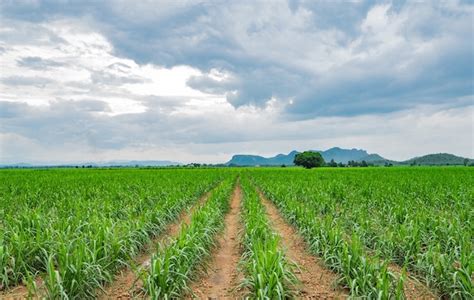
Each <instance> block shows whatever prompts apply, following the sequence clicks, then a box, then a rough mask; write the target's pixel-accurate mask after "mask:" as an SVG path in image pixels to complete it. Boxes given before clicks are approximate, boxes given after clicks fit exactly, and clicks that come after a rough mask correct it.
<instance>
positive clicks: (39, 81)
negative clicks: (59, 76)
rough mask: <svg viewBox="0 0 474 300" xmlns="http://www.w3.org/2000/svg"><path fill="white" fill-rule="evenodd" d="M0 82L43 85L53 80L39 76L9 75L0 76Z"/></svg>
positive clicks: (13, 84)
mask: <svg viewBox="0 0 474 300" xmlns="http://www.w3.org/2000/svg"><path fill="white" fill-rule="evenodd" d="M0 82H2V83H3V84H6V85H11V86H24V85H32V86H37V87H44V86H45V85H47V84H48V83H51V82H53V80H51V79H49V78H44V77H40V76H9V77H4V78H0Z"/></svg>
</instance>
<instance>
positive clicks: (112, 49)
mask: <svg viewBox="0 0 474 300" xmlns="http://www.w3.org/2000/svg"><path fill="white" fill-rule="evenodd" d="M473 41H474V4H473V2H471V1H375V2H374V1H360V2H359V1H351V2H349V1H329V0H327V1H316V0H311V1H299V0H289V1H277V0H266V1H223V0H219V1H188V0H178V1H171V0H170V1H146V0H144V1H134V0H130V1H127V0H117V1H66V0H60V1H34V0H29V1H19V0H12V1H8V0H0V163H17V162H42V163H53V162H87V161H110V160H171V161H178V162H208V163H219V162H225V161H227V160H229V159H230V157H231V156H232V155H233V154H237V153H246V154H259V155H264V156H271V155H275V154H278V153H288V152H290V151H291V150H295V149H296V150H299V151H303V150H307V149H321V150H325V149H328V148H331V147H335V146H337V147H342V148H361V149H365V150H367V151H368V152H369V153H378V154H380V155H382V156H384V157H386V158H389V159H396V160H404V159H408V158H411V157H414V156H419V155H424V154H428V153H441V152H448V153H453V154H456V155H461V156H465V157H471V158H472V157H474V42H473Z"/></svg>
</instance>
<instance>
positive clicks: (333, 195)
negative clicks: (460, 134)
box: [252, 169, 474, 299]
mask: <svg viewBox="0 0 474 300" xmlns="http://www.w3.org/2000/svg"><path fill="white" fill-rule="evenodd" d="M252 175H253V176H254V177H255V178H256V180H257V182H258V184H259V185H260V186H261V187H262V188H263V189H264V190H265V191H266V192H267V193H268V194H269V195H271V197H272V198H273V199H277V201H281V202H282V205H283V206H284V205H286V204H285V202H289V203H295V205H303V206H304V207H306V209H308V210H309V211H310V214H312V215H313V217H314V218H317V219H319V220H322V222H325V223H328V224H331V225H328V226H330V227H334V228H337V230H338V231H340V236H342V237H344V239H345V240H346V241H347V240H350V242H351V243H352V244H353V243H355V244H359V245H360V246H363V247H364V248H366V249H370V251H371V253H372V254H374V255H376V256H379V257H381V258H383V259H386V260H387V261H389V262H393V263H396V264H399V265H400V266H402V267H404V268H406V269H407V270H409V271H410V272H411V274H412V275H415V276H417V277H418V278H419V279H420V280H421V281H423V282H425V283H426V284H427V285H429V286H431V287H433V288H434V289H435V290H437V291H438V294H439V295H440V296H441V297H450V298H464V299H469V298H472V297H473V283H472V276H473V270H474V255H473V251H472V249H474V247H473V240H472V219H473V210H472V207H473V204H474V203H473V202H472V201H473V199H474V197H473V196H474V193H473V192H474V191H473V188H472V184H469V182H471V183H472V179H473V177H472V173H469V172H466V171H465V169H417V170H415V171H413V170H407V169H399V170H397V169H395V170H390V171H385V170H380V169H378V170H357V171H341V172H330V171H327V172H304V171H302V170H298V171H295V170H293V171H289V172H282V171H281V172H273V174H269V173H267V174H263V173H262V172H253V174H252ZM262 175H263V176H262ZM298 203H299V204H298ZM361 248H362V247H361Z"/></svg>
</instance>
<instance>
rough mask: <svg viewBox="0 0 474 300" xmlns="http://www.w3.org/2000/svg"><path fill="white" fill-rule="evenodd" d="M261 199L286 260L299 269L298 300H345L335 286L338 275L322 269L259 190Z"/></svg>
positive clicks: (345, 294) (344, 293) (302, 241)
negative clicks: (279, 240)
mask: <svg viewBox="0 0 474 300" xmlns="http://www.w3.org/2000/svg"><path fill="white" fill-rule="evenodd" d="M259 194H260V198H261V199H262V203H263V205H264V206H265V208H266V210H267V214H268V217H269V219H270V221H271V223H272V225H273V226H274V230H275V231H276V233H278V235H280V237H281V241H282V246H283V248H284V250H285V252H286V255H287V257H288V258H289V259H290V260H292V261H294V262H295V263H296V264H298V266H299V267H300V269H301V271H296V272H295V273H296V274H295V275H296V277H298V279H299V280H300V282H301V286H299V289H298V298H304V299H346V298H347V297H348V294H347V292H346V291H344V290H342V289H340V288H339V287H338V286H337V282H336V281H337V279H338V277H337V275H336V274H334V273H333V272H331V271H330V270H328V269H326V268H325V267H323V264H322V262H321V261H320V260H318V259H317V258H316V257H314V256H313V255H311V254H309V253H308V251H307V250H306V243H305V242H304V240H303V238H302V237H301V236H300V235H299V234H298V232H297V231H296V230H295V229H294V228H293V226H291V225H289V224H288V223H286V222H285V220H284V219H283V218H282V217H281V216H280V213H279V212H278V209H277V208H276V207H275V205H274V204H273V203H272V202H270V201H269V200H268V199H267V198H266V197H265V196H264V195H263V194H262V193H261V192H260V191H259Z"/></svg>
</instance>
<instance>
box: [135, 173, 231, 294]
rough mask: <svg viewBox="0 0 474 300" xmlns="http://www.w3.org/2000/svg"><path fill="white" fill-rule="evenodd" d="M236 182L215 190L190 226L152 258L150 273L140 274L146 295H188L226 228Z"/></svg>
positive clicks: (228, 181)
mask: <svg viewBox="0 0 474 300" xmlns="http://www.w3.org/2000/svg"><path fill="white" fill-rule="evenodd" d="M233 182H234V180H230V179H227V180H225V181H224V182H223V183H222V184H221V185H220V186H219V187H218V188H216V189H215V190H214V191H213V192H212V194H211V195H210V198H209V199H208V201H207V202H206V203H205V204H204V205H203V206H202V207H201V208H199V209H198V210H197V211H196V212H194V213H193V215H192V217H191V222H190V224H189V226H183V227H182V229H181V231H180V233H179V235H178V236H177V237H176V238H175V239H174V240H173V241H172V242H171V243H170V244H168V245H166V246H162V247H161V248H160V249H159V250H158V252H157V253H156V254H154V255H153V257H152V259H151V264H150V267H149V269H148V270H146V271H145V272H144V273H143V274H141V277H142V281H143V283H144V291H145V293H146V294H147V295H149V296H150V297H151V298H152V299H176V298H179V297H181V296H182V295H183V294H184V293H185V292H187V291H188V286H187V284H188V283H189V281H190V280H191V279H192V278H194V277H195V275H196V274H197V270H198V267H199V266H202V264H203V263H204V261H205V259H206V258H208V257H209V256H210V251H211V249H212V247H213V246H214V244H215V239H216V235H217V233H218V232H219V231H221V230H222V228H223V225H224V222H223V220H224V215H225V213H226V212H227V211H228V209H229V197H230V194H231V191H232V187H233Z"/></svg>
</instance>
